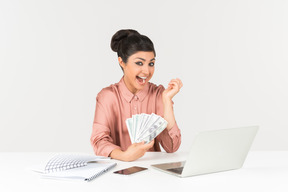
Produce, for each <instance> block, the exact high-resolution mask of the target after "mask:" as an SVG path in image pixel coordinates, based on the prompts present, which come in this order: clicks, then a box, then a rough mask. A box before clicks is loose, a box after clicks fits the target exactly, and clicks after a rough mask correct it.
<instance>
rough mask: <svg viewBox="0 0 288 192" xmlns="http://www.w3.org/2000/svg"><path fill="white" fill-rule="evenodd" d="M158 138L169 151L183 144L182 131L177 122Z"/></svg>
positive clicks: (175, 149) (171, 151) (173, 150)
mask: <svg viewBox="0 0 288 192" xmlns="http://www.w3.org/2000/svg"><path fill="white" fill-rule="evenodd" d="M157 139H159V142H160V144H161V146H162V147H163V149H164V150H165V151H166V152H167V153H173V152H175V151H177V150H178V149H179V147H180V145H181V132H180V129H179V128H178V125H177V123H175V124H174V126H173V127H172V128H171V129H170V130H169V131H168V130H167V129H165V130H164V131H163V132H162V133H161V134H160V135H159V136H158V137H157Z"/></svg>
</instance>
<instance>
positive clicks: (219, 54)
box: [0, 0, 288, 152]
mask: <svg viewBox="0 0 288 192" xmlns="http://www.w3.org/2000/svg"><path fill="white" fill-rule="evenodd" d="M287 10H288V3H287V1H282V0H235V1H230V0H218V1H214V0H201V1H200V0H199V1H195V0H194V1H190V0H187V1H184V0H177V1H167V0H161V1H154V0H148V1H147V0H145V1H139V2H138V3H136V1H133V0H130V1H127V0H121V1H118V0H109V1H100V0H99V1H94V0H90V1H88V0H81V1H80V0H78V1H76V0H74V1H70V0H54V1H48V0H47V1H37V0H34V1H33V0H26V1H16V0H1V1H0V64H1V65H0V85H1V87H0V91H1V94H0V104H1V107H0V118H1V120H0V151H43V152H45V151H56V152H57V151H76V152H92V148H91V146H90V142H89V138H90V133H91V128H92V122H93V116H94V110H95V98H96V94H97V93H98V92H99V91H100V90H101V89H102V88H103V87H106V86H108V85H110V84H112V83H116V82H118V81H119V80H120V78H121V76H122V71H121V69H120V67H118V63H117V56H116V53H114V52H112V51H111V49H110V46H109V45H110V39H111V37H112V35H113V34H114V33H115V32H116V31H117V30H119V29H122V28H133V29H136V30H138V31H139V32H140V33H143V34H145V35H147V36H149V37H150V38H151V39H152V40H153V42H154V44H155V47H156V52H157V57H156V59H157V62H156V72H155V75H154V77H153V79H152V81H153V82H154V83H156V84H163V85H164V86H167V83H168V82H169V80H170V79H171V78H174V77H179V78H181V79H182V81H183V83H184V87H183V89H182V90H181V92H180V93H179V94H178V95H177V96H176V97H175V99H174V102H175V106H174V108H175V115H176V119H177V122H178V125H179V127H180V128H181V130H182V145H181V148H180V150H186V149H187V148H188V147H189V145H190V142H191V139H192V138H193V136H194V135H195V133H196V132H198V131H201V130H206V129H220V128H230V127H238V126H246V125H260V131H259V134H258V135H257V138H256V140H255V142H254V145H253V150H288V139H286V137H287V136H288V121H287V120H288V101H287V100H288V99H287V98H288V77H287V72H288V65H287V64H288V11H287Z"/></svg>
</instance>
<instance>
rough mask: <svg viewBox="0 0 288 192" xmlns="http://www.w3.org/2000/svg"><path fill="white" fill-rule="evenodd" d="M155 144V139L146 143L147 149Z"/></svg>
mask: <svg viewBox="0 0 288 192" xmlns="http://www.w3.org/2000/svg"><path fill="white" fill-rule="evenodd" d="M153 145H154V139H153V140H152V141H151V142H150V143H147V144H145V149H146V150H149V149H150V148H151V147H153Z"/></svg>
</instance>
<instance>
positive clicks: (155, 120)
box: [126, 113, 168, 143]
mask: <svg viewBox="0 0 288 192" xmlns="http://www.w3.org/2000/svg"><path fill="white" fill-rule="evenodd" d="M167 124H168V122H167V121H166V120H165V119H163V118H162V117H161V116H159V115H156V114H154V113H152V114H151V115H149V114H144V113H142V114H137V115H133V116H132V117H131V118H128V119H126V125H127V128H128V132H129V136H130V139H131V143H140V142H142V141H145V143H150V142H151V141H152V140H153V139H154V138H155V137H157V136H158V135H159V134H160V133H161V132H162V131H163V130H164V129H165V128H166V127H167Z"/></svg>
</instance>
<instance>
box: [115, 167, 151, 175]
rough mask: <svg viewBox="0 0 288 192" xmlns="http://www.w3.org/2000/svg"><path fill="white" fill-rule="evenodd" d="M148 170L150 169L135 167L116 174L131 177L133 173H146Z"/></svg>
mask: <svg viewBox="0 0 288 192" xmlns="http://www.w3.org/2000/svg"><path fill="white" fill-rule="evenodd" d="M146 169H148V168H145V167H137V166H134V167H129V168H127V169H122V170H119V171H115V172H114V173H117V174H122V175H131V174H133V173H137V172H140V171H144V170H146Z"/></svg>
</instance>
